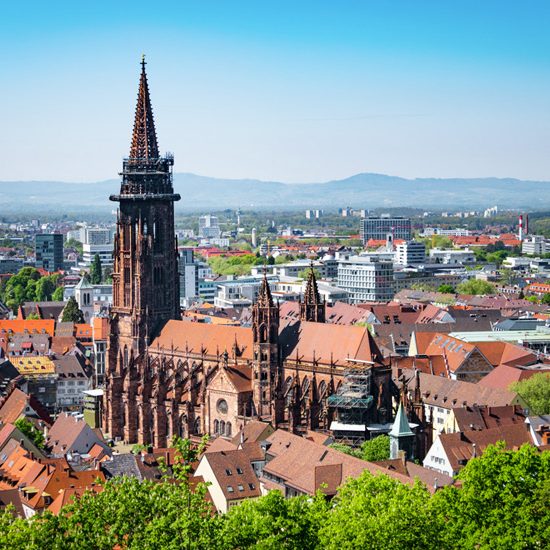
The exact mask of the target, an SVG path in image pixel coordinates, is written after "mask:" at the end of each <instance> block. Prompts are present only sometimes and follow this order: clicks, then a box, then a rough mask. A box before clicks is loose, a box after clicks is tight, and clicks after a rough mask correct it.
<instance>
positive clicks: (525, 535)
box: [0, 445, 550, 550]
mask: <svg viewBox="0 0 550 550" xmlns="http://www.w3.org/2000/svg"><path fill="white" fill-rule="evenodd" d="M183 471H185V470H183ZM459 477H460V479H461V480H462V484H463V486H462V488H455V487H451V488H445V489H442V490H440V491H438V492H437V493H436V494H435V495H432V494H430V492H429V491H428V490H427V489H426V488H425V487H424V486H423V485H422V484H420V483H419V482H417V483H415V484H414V485H411V486H408V485H403V484H401V483H399V482H398V481H395V480H393V479H391V478H389V477H387V476H384V475H380V476H372V475H371V474H369V473H368V472H365V473H364V474H363V475H362V476H361V477H360V478H358V479H355V480H350V481H349V482H348V483H347V484H346V485H345V486H344V487H343V488H342V489H341V491H340V493H339V495H338V496H337V497H336V498H335V499H334V500H333V501H332V502H330V503H327V502H326V501H325V499H324V497H323V496H322V495H321V494H319V495H317V496H316V497H314V498H307V497H297V498H292V499H284V498H283V496H282V495H281V494H280V493H278V492H271V493H269V494H268V495H267V496H265V497H262V498H260V499H257V500H254V501H246V502H244V503H243V504H241V505H239V506H236V507H234V508H231V509H230V511H229V512H228V513H227V514H226V515H225V516H219V515H216V514H214V513H212V509H211V508H210V505H209V504H208V503H207V502H206V501H205V500H204V495H205V492H206V487H204V486H199V487H198V489H197V490H196V491H195V492H193V491H190V490H189V488H188V486H187V484H186V483H185V482H181V483H179V484H174V483H169V482H164V483H154V482H141V483H140V482H138V481H137V480H135V479H118V480H116V481H110V482H107V483H106V484H105V487H104V490H103V492H102V493H101V494H99V495H95V496H94V495H86V496H84V497H83V498H82V499H80V500H79V501H78V502H77V503H75V504H72V505H70V506H68V507H66V508H65V509H64V510H63V511H62V513H61V514H60V515H59V516H58V517H55V516H52V515H51V514H48V513H46V514H44V515H43V516H38V517H36V516H35V517H34V518H33V519H31V520H22V519H14V518H13V517H12V516H11V514H10V513H9V512H6V513H4V514H3V515H0V548H26V549H38V548H55V549H64V548H98V549H112V548H115V547H116V548H121V549H122V548H147V549H157V548H158V549H161V548H162V549H165V548H166V549H172V548H173V549H176V548H193V549H199V548H200V549H220V550H226V549H236V548H239V549H244V548H256V549H279V548H286V549H296V550H298V549H300V550H302V549H303V550H309V549H314V548H329V549H338V550H340V549H343V548H346V549H347V548H351V549H401V548H415V549H416V548H418V549H423V548H426V549H432V548H433V549H456V550H459V549H460V550H462V549H464V550H466V549H473V548H476V549H480V550H485V549H486V550H489V549H497V550H498V549H503V550H504V549H516V548H517V549H520V548H548V547H549V545H550V514H549V513H548V510H549V509H550V452H545V453H539V451H538V450H537V449H535V448H533V447H529V446H524V447H522V448H521V449H520V450H519V451H505V450H504V447H503V446H502V445H497V446H495V447H491V448H489V449H488V450H487V451H486V453H485V454H484V456H483V457H481V458H476V459H473V460H471V461H470V462H469V463H468V465H467V466H466V467H465V468H464V469H463V470H462V472H461V474H460V476H459Z"/></svg>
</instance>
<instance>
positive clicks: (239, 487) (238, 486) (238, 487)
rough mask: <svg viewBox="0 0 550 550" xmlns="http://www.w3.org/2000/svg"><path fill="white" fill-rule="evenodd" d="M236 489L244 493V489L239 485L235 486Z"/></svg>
mask: <svg viewBox="0 0 550 550" xmlns="http://www.w3.org/2000/svg"><path fill="white" fill-rule="evenodd" d="M237 489H239V491H244V487H243V486H242V485H241V484H240V483H239V484H238V485H237Z"/></svg>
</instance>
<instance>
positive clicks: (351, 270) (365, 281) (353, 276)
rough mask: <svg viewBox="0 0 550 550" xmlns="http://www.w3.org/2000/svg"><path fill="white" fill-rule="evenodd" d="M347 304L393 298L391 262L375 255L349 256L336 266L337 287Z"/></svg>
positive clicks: (382, 300)
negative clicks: (346, 299)
mask: <svg viewBox="0 0 550 550" xmlns="http://www.w3.org/2000/svg"><path fill="white" fill-rule="evenodd" d="M336 286H338V287H339V288H341V289H343V290H345V291H346V292H348V293H349V302H350V303H352V304H357V303H361V302H379V301H380V302H386V301H389V300H391V299H392V298H393V295H394V282H393V262H392V261H391V260H387V259H385V258H383V257H380V256H377V255H376V254H370V255H362V256H350V258H349V259H347V260H341V261H340V263H339V264H338V279H337V285H336Z"/></svg>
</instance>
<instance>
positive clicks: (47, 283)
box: [35, 275, 58, 302]
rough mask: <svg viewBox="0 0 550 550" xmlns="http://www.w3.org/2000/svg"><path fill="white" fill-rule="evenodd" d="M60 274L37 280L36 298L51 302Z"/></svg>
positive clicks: (39, 300)
mask: <svg viewBox="0 0 550 550" xmlns="http://www.w3.org/2000/svg"><path fill="white" fill-rule="evenodd" d="M57 278H58V275H49V276H46V277H41V278H40V279H39V280H38V281H37V282H36V287H35V300H36V301H37V302H49V301H50V300H51V299H52V294H53V293H54V292H55V290H56V283H57Z"/></svg>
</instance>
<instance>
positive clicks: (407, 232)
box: [360, 215, 412, 244]
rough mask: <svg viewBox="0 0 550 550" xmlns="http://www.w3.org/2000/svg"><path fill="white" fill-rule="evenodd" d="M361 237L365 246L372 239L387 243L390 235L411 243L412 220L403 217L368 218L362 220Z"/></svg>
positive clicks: (383, 216)
mask: <svg viewBox="0 0 550 550" xmlns="http://www.w3.org/2000/svg"><path fill="white" fill-rule="evenodd" d="M360 235H361V240H362V241H363V244H366V243H367V242H368V241H369V240H371V239H373V240H376V241H385V240H386V238H387V236H388V235H392V236H393V238H394V239H403V240H405V241H410V240H411V237H412V229H411V220H410V218H404V217H401V216H389V215H382V216H380V217H377V216H367V217H366V218H363V219H362V220H361V227H360Z"/></svg>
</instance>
